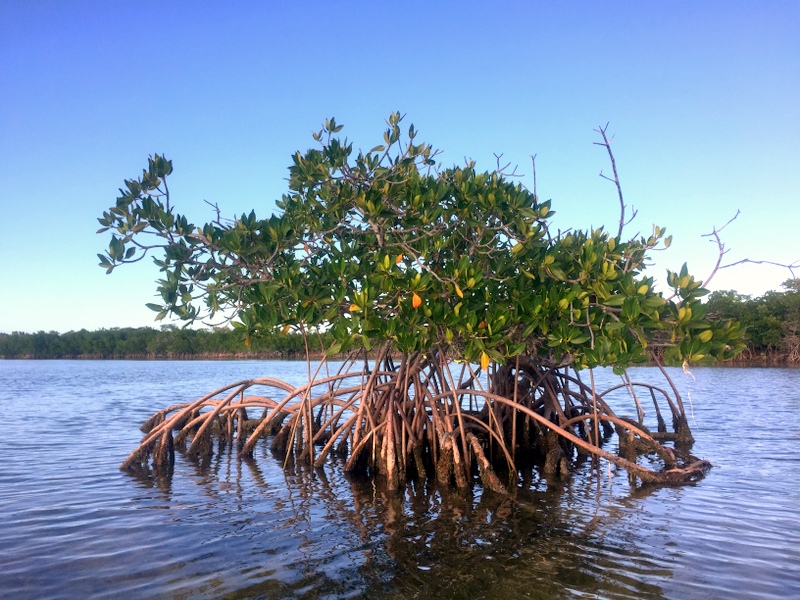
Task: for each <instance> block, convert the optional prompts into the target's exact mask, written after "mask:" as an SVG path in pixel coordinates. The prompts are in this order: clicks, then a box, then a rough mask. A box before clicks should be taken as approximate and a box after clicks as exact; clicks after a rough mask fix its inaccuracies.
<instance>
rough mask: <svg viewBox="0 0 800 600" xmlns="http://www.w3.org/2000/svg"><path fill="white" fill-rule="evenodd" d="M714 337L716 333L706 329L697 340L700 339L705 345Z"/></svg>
mask: <svg viewBox="0 0 800 600" xmlns="http://www.w3.org/2000/svg"><path fill="white" fill-rule="evenodd" d="M712 337H714V332H713V331H711V330H710V329H706V330H705V331H703V332H702V333H700V335H698V336H697V339H699V340H700V341H701V342H703V343H704V344H705V343H706V342H709V341H711V338H712Z"/></svg>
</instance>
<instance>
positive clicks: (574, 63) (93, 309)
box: [0, 0, 800, 332]
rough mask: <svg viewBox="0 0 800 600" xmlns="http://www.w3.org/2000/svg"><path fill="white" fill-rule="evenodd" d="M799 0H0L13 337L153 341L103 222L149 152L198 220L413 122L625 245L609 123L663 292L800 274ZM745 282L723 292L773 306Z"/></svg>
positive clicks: (141, 290)
mask: <svg viewBox="0 0 800 600" xmlns="http://www.w3.org/2000/svg"><path fill="white" fill-rule="evenodd" d="M798 32H800V3H799V2H797V1H796V0H790V1H785V2H770V1H757V2H756V1H753V2H736V1H731V0H728V1H724V2H710V1H706V2H694V1H692V2H681V1H677V2H675V1H669V2H667V1H663V2H658V1H653V2H569V3H567V2H497V3H487V2H467V1H463V0H462V1H459V2H402V3H400V2H394V3H381V2H374V1H370V2H340V3H334V2H321V1H320V2H303V1H298V2H251V3H248V2H225V3H223V2H168V1H159V2H152V3H151V2H107V1H98V2H85V1H71V2H64V1H58V0H53V1H39V0H23V1H9V0H0V253H2V260H1V261H0V332H2V331H5V332H9V331H37V330H56V331H62V332H63V331H68V330H73V329H81V328H87V329H96V328H100V327H115V326H120V327H122V326H142V325H152V324H154V323H153V315H154V313H152V312H151V311H149V310H148V309H147V308H145V306H144V304H145V303H146V302H150V301H152V299H153V293H154V291H155V285H154V283H153V281H154V280H155V279H156V278H157V276H158V273H157V270H156V268H155V267H154V266H153V265H152V264H149V263H148V264H145V262H142V263H138V264H136V265H131V266H130V267H129V268H122V269H119V270H118V271H116V272H115V273H114V274H112V275H110V276H106V275H105V274H104V272H103V271H102V270H101V269H100V268H99V267H97V266H96V264H97V259H96V256H95V255H96V254H97V253H98V252H100V251H102V250H103V249H104V248H105V247H106V245H107V238H106V236H105V235H103V236H98V235H95V231H96V229H97V227H98V224H97V221H96V217H98V216H100V214H101V213H102V211H103V210H105V209H106V208H107V207H108V206H110V205H111V204H112V203H113V201H114V199H115V197H116V194H117V188H118V187H120V186H121V185H122V181H123V179H125V178H129V177H133V176H136V175H138V174H139V173H140V171H141V169H142V167H143V166H145V164H146V159H147V156H148V155H149V154H152V153H154V152H158V153H165V154H166V155H167V156H168V157H169V158H171V159H172V160H173V161H174V165H175V174H174V176H173V177H172V180H171V185H170V188H171V191H172V197H173V201H174V203H175V204H177V206H178V208H179V210H180V211H182V212H184V213H187V214H189V215H190V217H192V218H193V219H194V221H195V222H196V223H203V222H205V221H206V220H207V219H209V218H210V217H211V216H212V215H211V212H210V210H209V208H208V206H207V205H205V204H204V203H203V200H204V199H207V200H210V201H213V202H218V203H219V204H220V206H221V207H222V208H223V210H224V211H225V213H226V214H228V215H233V214H236V213H240V212H242V211H244V210H248V211H249V210H250V209H251V208H255V209H256V211H257V212H258V213H259V214H263V215H267V214H269V213H271V212H272V210H273V208H274V200H275V199H276V198H278V197H280V195H281V193H283V192H284V190H285V177H286V167H287V166H288V164H289V156H290V154H291V153H292V152H294V151H296V150H304V149H306V148H308V147H309V146H310V145H311V144H312V140H311V137H310V132H311V131H312V130H314V129H316V128H318V127H319V125H320V123H321V122H322V121H323V120H324V118H325V117H330V116H335V117H336V119H337V121H338V122H340V123H343V124H345V132H346V133H348V135H349V136H350V139H351V140H353V141H354V142H355V145H356V146H357V147H363V148H365V149H368V148H371V147H372V146H374V145H376V144H377V143H379V141H380V137H381V132H382V129H383V126H384V125H383V119H384V118H385V117H386V116H387V115H388V114H389V112H390V111H392V110H399V111H401V112H404V113H407V115H408V116H407V122H412V121H413V123H414V124H415V125H416V126H417V128H418V129H419V130H420V132H421V133H420V138H418V139H424V140H425V141H428V142H431V143H433V144H434V146H436V147H438V148H441V149H442V150H444V154H443V155H442V156H441V159H442V161H443V162H445V163H454V162H461V161H462V160H463V158H464V157H465V156H467V157H471V158H474V159H476V160H477V161H478V165H479V167H483V168H486V169H490V168H492V167H493V165H494V158H493V157H492V153H493V152H497V153H500V152H503V153H505V157H506V158H507V159H508V160H511V161H513V162H515V163H519V164H520V167H521V171H522V172H525V173H527V174H528V176H527V178H525V179H524V180H523V181H524V182H526V183H528V184H529V185H530V184H531V183H532V181H531V178H530V166H529V164H530V163H529V159H528V157H529V155H530V154H533V153H536V154H537V155H538V158H537V180H538V181H537V183H538V192H539V195H540V196H542V197H544V198H552V200H553V208H554V209H555V210H556V211H557V213H558V214H557V215H556V217H555V220H556V224H557V225H558V226H560V227H562V228H567V227H588V226H590V225H591V226H597V225H601V224H605V225H608V226H612V227H613V226H615V223H616V220H617V216H618V215H617V199H616V195H615V190H614V188H613V186H612V185H611V184H610V183H608V182H605V181H603V180H602V179H600V178H599V177H598V173H599V172H600V171H601V170H606V172H608V164H607V156H606V155H605V154H604V151H603V150H602V149H601V148H599V147H597V146H593V145H592V142H594V141H596V140H597V137H596V134H595V133H594V132H593V129H594V128H596V127H597V126H598V125H600V124H605V123H606V122H610V123H611V125H610V129H609V130H610V132H613V133H614V134H615V136H616V137H615V140H614V145H613V148H614V150H615V155H616V158H617V162H618V166H619V171H620V176H621V178H622V184H623V188H624V192H625V196H626V200H627V201H628V203H629V204H633V205H634V206H635V207H636V208H637V209H638V210H639V216H638V217H637V219H636V221H635V222H634V223H633V224H632V225H631V226H629V231H630V232H631V233H633V232H634V231H635V230H641V231H642V232H649V231H650V229H651V227H652V225H653V224H654V223H655V224H658V225H661V226H666V227H667V229H668V232H669V233H672V234H674V236H675V242H674V244H673V246H672V248H671V249H670V250H669V251H668V252H665V253H662V254H659V255H658V257H657V258H658V261H657V264H656V265H655V267H654V268H653V271H652V273H653V275H654V276H656V277H658V278H659V279H662V280H663V279H664V275H665V272H666V269H667V268H673V269H677V268H680V266H681V264H682V263H683V262H684V261H686V262H688V263H689V267H690V270H691V271H692V272H694V273H696V274H697V275H698V276H705V275H706V274H707V273H708V272H709V271H710V269H711V266H712V264H713V262H714V260H715V259H716V252H715V248H714V247H713V246H712V244H710V243H709V242H708V241H707V240H706V239H704V238H701V237H700V236H701V235H702V234H703V233H707V232H709V231H710V230H711V228H712V227H713V226H715V225H717V226H720V225H722V224H723V223H725V222H726V221H727V220H728V219H729V218H730V217H731V216H733V214H734V213H735V212H736V210H737V209H741V211H742V214H741V216H740V217H739V219H738V220H737V221H736V222H735V223H733V224H732V225H731V226H730V227H729V228H728V230H726V232H725V241H726V242H727V243H728V246H729V247H730V248H731V251H730V253H729V255H728V257H727V258H728V260H729V261H734V260H738V259H741V258H746V257H749V258H753V259H768V260H773V261H777V262H786V263H788V262H792V261H795V260H797V259H800V234H798V231H799V230H800V34H799V33H798ZM789 275H790V274H789V272H788V271H786V270H785V269H783V270H782V269H779V268H776V267H768V266H762V267H739V268H735V269H729V270H727V271H723V272H721V273H720V274H719V275H718V276H717V278H716V280H715V281H714V282H713V285H712V286H711V287H712V289H736V290H738V291H740V292H742V293H747V294H754V295H758V294H762V293H763V292H765V291H767V290H769V289H779V288H780V284H781V282H783V281H784V280H785V279H787V278H788V277H789Z"/></svg>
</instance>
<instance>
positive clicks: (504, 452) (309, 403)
mask: <svg viewBox="0 0 800 600" xmlns="http://www.w3.org/2000/svg"><path fill="white" fill-rule="evenodd" d="M363 364H364V366H363V367H361V366H360V365H359V363H357V362H356V360H355V359H354V360H351V361H348V362H346V363H345V364H344V365H343V366H342V368H341V369H340V370H339V372H338V373H337V374H335V375H328V376H326V377H320V378H317V377H316V375H315V376H314V377H311V378H310V382H309V383H307V384H305V385H303V386H299V387H295V386H292V385H289V384H287V383H285V382H283V381H280V380H277V379H272V378H266V377H265V378H259V379H251V380H246V381H240V382H238V383H234V384H231V385H228V386H226V387H223V388H220V389H219V390H216V391H214V392H212V393H210V394H208V395H206V396H203V397H202V398H200V399H199V400H197V401H195V402H191V403H184V404H177V405H174V406H170V407H168V408H166V409H163V410H161V411H158V412H157V413H155V414H154V415H153V416H152V417H151V418H150V419H149V420H148V421H147V422H146V423H145V424H144V425H143V426H142V429H143V431H145V433H146V435H145V437H144V438H143V439H142V442H141V443H140V445H139V447H138V448H137V449H136V450H135V451H134V452H133V453H132V454H131V455H130V456H129V457H128V458H127V459H126V460H125V461H124V462H123V464H122V466H121V468H122V469H123V470H129V469H146V468H148V467H149V466H150V465H152V468H153V469H154V470H155V471H158V472H159V473H161V474H166V475H167V476H169V473H170V472H171V469H172V468H173V465H174V455H175V450H176V449H177V450H178V451H180V452H184V453H186V454H187V455H188V456H190V457H194V458H197V459H200V460H203V459H207V458H208V457H211V456H212V455H213V454H214V452H215V445H217V446H218V447H219V448H220V449H221V448H229V449H233V448H234V447H235V448H236V450H237V451H238V452H239V454H240V455H241V456H243V457H252V456H253V452H254V449H255V447H256V444H257V442H258V441H259V440H260V439H262V438H265V437H270V438H271V443H270V448H271V450H272V452H273V454H274V455H276V456H278V457H279V458H280V460H282V461H283V462H284V464H288V463H289V462H290V461H294V462H296V463H298V464H301V463H302V464H308V465H313V466H315V467H321V466H322V465H323V464H324V462H325V460H326V459H327V458H328V457H329V456H331V455H334V456H337V457H340V458H341V459H342V460H343V461H344V469H345V471H347V472H350V473H356V474H362V475H366V476H368V477H378V478H380V479H381V480H382V481H384V485H385V487H386V489H388V490H398V489H401V488H402V487H403V484H404V483H405V482H406V481H410V480H425V479H435V480H436V481H437V482H438V484H439V487H440V488H446V487H449V486H453V485H454V486H455V487H457V488H460V489H466V488H468V487H470V486H471V483H472V481H473V480H474V479H475V478H478V479H480V481H481V483H482V484H483V486H484V487H486V488H488V489H490V490H492V491H495V492H500V493H506V492H507V491H508V489H509V488H511V489H513V488H514V487H515V486H516V484H517V483H518V481H519V477H520V473H521V469H522V467H524V466H526V465H536V466H537V468H538V469H540V470H541V472H542V473H544V474H545V475H546V476H548V477H563V476H566V475H567V474H568V473H569V472H570V470H571V469H572V468H574V465H575V461H576V460H580V459H581V457H588V456H591V457H594V458H604V459H606V460H607V461H609V462H610V463H613V464H614V465H616V466H618V467H622V468H624V469H626V470H627V471H628V473H629V474H630V476H631V478H632V479H638V480H639V481H641V482H643V483H685V482H689V481H693V480H696V479H698V478H700V477H702V476H703V474H704V473H705V471H706V470H707V469H708V468H709V467H710V465H709V463H707V462H706V461H701V460H698V459H697V458H695V457H694V456H692V455H691V454H689V453H688V452H686V451H684V450H683V449H686V448H688V447H689V445H690V444H691V442H692V437H691V433H690V431H689V427H688V424H687V420H686V414H685V411H684V409H683V404H682V402H681V399H680V396H679V395H678V393H677V390H676V389H675V386H674V385H673V384H672V382H671V381H670V380H669V377H668V376H667V375H666V372H665V371H664V370H663V369H662V372H663V373H664V375H665V377H666V378H667V381H668V383H669V387H670V388H671V390H672V392H673V396H670V394H669V393H668V392H667V391H665V390H664V389H662V388H659V387H656V386H653V385H650V384H643V383H636V382H632V381H631V380H630V379H628V378H627V377H626V378H625V379H624V380H623V383H622V384H620V385H619V386H614V387H613V388H610V389H609V390H606V391H604V392H602V393H598V392H597V391H596V390H595V389H594V386H593V385H587V384H586V383H585V382H584V381H582V380H581V378H580V376H579V374H578V372H576V371H574V370H572V369H570V368H569V367H563V366H561V367H559V366H545V365H543V364H542V363H541V362H537V361H534V360H532V359H530V358H527V357H519V358H517V359H516V360H515V361H514V362H513V363H512V362H509V363H507V364H505V365H502V366H499V367H497V368H495V369H493V370H492V371H490V372H489V373H488V376H487V377H486V380H487V384H486V388H485V389H484V387H483V385H482V382H481V378H480V377H478V376H477V375H476V373H475V372H473V370H472V369H471V367H470V366H469V365H467V364H464V365H462V366H461V368H460V374H459V376H458V378H456V377H455V376H454V373H453V370H452V369H451V367H452V366H453V363H451V362H448V361H446V360H442V359H440V358H439V357H437V356H433V357H429V356H426V355H422V354H413V355H409V356H406V355H404V356H402V357H401V358H400V361H399V364H395V361H394V359H393V358H392V357H391V356H390V355H389V354H388V352H387V349H384V351H383V352H382V353H381V354H380V355H379V357H378V359H377V360H376V361H375V362H374V363H373V365H374V368H372V369H370V368H369V367H368V365H367V363H366V362H364V363H363ZM320 366H322V365H320ZM592 382H593V379H592ZM619 388H624V389H626V390H627V391H628V392H629V395H630V397H631V399H632V400H633V403H634V406H635V409H636V415H637V416H636V418H628V417H621V416H618V415H617V414H616V413H615V412H614V411H612V409H611V408H610V407H609V405H608V404H607V403H606V401H605V400H604V397H605V396H606V394H609V393H611V392H614V391H615V390H617V389H619ZM637 390H638V391H639V393H640V394H641V393H642V392H644V393H646V394H647V395H649V397H650V399H651V400H652V402H653V405H654V407H655V413H656V418H657V426H656V429H657V430H656V431H651V430H650V429H648V428H647V427H646V426H645V425H644V422H643V419H644V414H645V411H644V409H643V407H642V404H641V402H640V399H639V395H638V394H637ZM273 397H274V398H280V400H275V399H273ZM659 399H660V400H662V401H663V402H665V403H666V405H667V407H668V409H669V411H670V413H671V416H672V419H671V420H672V427H673V431H671V432H670V431H668V429H667V425H666V421H665V420H664V418H663V415H662V407H661V406H660V405H659ZM615 432H616V434H617V436H618V438H619V452H610V451H608V450H606V449H604V447H603V446H604V445H606V443H607V442H608V440H609V439H610V438H611V437H612V436H613V434H614V433H615ZM665 442H675V447H668V446H666V445H665ZM681 448H683V449H681ZM654 459H657V460H655V461H654ZM647 465H653V466H652V467H651V466H647Z"/></svg>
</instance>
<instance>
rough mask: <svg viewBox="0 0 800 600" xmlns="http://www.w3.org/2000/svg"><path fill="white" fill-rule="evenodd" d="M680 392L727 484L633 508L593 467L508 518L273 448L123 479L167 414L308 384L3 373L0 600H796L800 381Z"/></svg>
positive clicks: (218, 366)
mask: <svg viewBox="0 0 800 600" xmlns="http://www.w3.org/2000/svg"><path fill="white" fill-rule="evenodd" d="M672 373H673V376H674V378H675V381H676V383H677V384H678V387H679V389H680V390H681V393H682V394H683V397H684V402H685V403H686V404H687V405H689V406H687V410H690V412H691V413H692V414H691V416H690V419H689V423H690V425H691V426H692V430H693V433H694V436H695V438H696V443H695V446H694V449H693V451H694V453H695V454H697V455H698V456H700V457H702V458H705V459H707V460H710V461H711V462H712V463H713V464H714V465H715V468H714V469H713V470H712V471H711V472H710V473H709V474H708V476H707V477H706V478H705V479H703V480H702V481H700V482H698V483H696V484H694V485H689V486H683V487H675V488H650V489H636V488H633V487H631V486H630V484H629V482H628V478H627V475H626V474H625V472H624V471H623V472H617V471H616V469H612V468H609V467H608V465H607V464H606V463H600V465H599V467H593V465H592V463H591V461H587V462H584V463H583V464H581V465H579V466H578V468H577V470H576V473H575V475H574V476H573V477H572V478H571V479H569V480H568V481H565V482H562V483H555V482H550V483H548V482H547V481H545V480H544V479H541V478H539V477H538V476H537V475H536V474H535V472H533V473H529V474H528V477H527V478H526V480H525V481H524V482H523V484H522V485H521V486H520V489H519V491H518V493H517V494H516V495H515V497H513V498H505V497H500V496H498V495H494V494H491V493H488V492H482V490H480V488H478V487H475V488H474V489H473V490H472V493H471V494H470V495H469V497H466V498H465V497H463V496H459V495H457V494H454V493H452V492H447V491H441V490H437V489H435V488H433V487H429V486H426V485H422V486H414V485H411V486H409V487H408V489H407V490H406V491H405V494H404V495H403V496H402V497H400V496H397V495H392V494H386V493H385V492H383V491H382V490H381V489H380V487H379V486H376V485H374V484H373V483H371V482H368V481H358V480H351V479H348V478H347V477H345V475H344V473H343V469H342V465H341V464H337V463H336V462H329V463H328V464H327V465H326V466H325V467H324V469H318V470H314V469H308V468H300V467H292V468H287V469H284V468H283V465H282V464H281V463H279V462H278V461H276V460H275V459H274V458H273V457H272V455H271V454H270V453H269V451H268V449H267V448H266V445H265V444H259V447H258V449H257V451H256V455H255V457H254V459H253V460H250V461H241V460H238V459H237V458H236V457H235V456H231V455H230V454H229V453H225V452H223V453H219V454H215V455H214V456H213V457H212V458H211V459H210V460H208V461H204V462H191V461H188V460H186V459H184V458H183V457H180V456H179V457H178V458H177V460H176V465H175V474H174V476H173V477H172V478H171V479H169V480H165V479H157V478H148V479H137V478H135V477H132V476H130V475H127V474H125V473H122V472H120V471H119V470H118V465H119V463H120V462H122V460H123V459H124V458H125V457H126V456H127V455H128V453H130V452H131V451H132V450H133V449H134V448H135V447H136V445H137V443H138V441H139V439H140V437H141V433H140V432H139V430H138V427H139V425H140V424H141V423H142V422H143V421H144V420H145V419H146V418H148V417H149V416H150V415H151V414H152V413H153V412H154V411H155V410H157V409H159V408H162V407H165V406H167V405H169V404H172V403H175V402H179V401H186V400H193V399H195V398H197V397H198V396H200V395H202V394H204V393H206V392H208V391H211V390H213V389H216V388H218V387H220V386H221V385H223V384H226V383H230V382H233V381H237V380H241V379H246V378H249V377H256V376H262V375H269V376H274V377H278V378H282V379H285V380H288V381H290V382H292V383H296V384H300V383H302V382H304V381H305V380H306V366H305V363H298V362H282V361H270V362H245V361H242V362H122V361H115V362H112V361H105V362H104V361H0V390H2V391H0V407H2V411H3V416H4V427H3V434H2V435H1V436H0V457H2V461H0V512H2V515H3V518H2V521H0V596H2V597H8V598H48V597H52V598H65V597H95V598H102V597H115V596H116V597H125V598H136V597H141V598H156V597H158V598H164V597H167V598H170V597H174V598H219V597H225V598H249V597H263V598H362V597H363V598H498V599H500V598H503V599H505V598H562V597H564V598H568V597H582V598H584V597H590V598H753V597H758V598H787V597H800V566H798V565H800V519H799V518H798V510H799V509H800V460H799V459H798V448H800V370H791V369H727V368H726V369H711V368H706V369H696V370H695V372H694V377H691V376H688V375H685V374H683V373H682V372H681V371H679V370H676V371H673V372H672ZM631 375H632V377H633V379H634V380H637V379H638V380H647V381H653V382H655V381H658V380H659V375H658V372H657V371H656V370H653V369H635V370H632V372H631ZM598 377H599V378H600V379H602V381H603V382H604V383H607V384H608V385H611V384H614V383H616V380H615V378H614V376H613V375H612V374H611V372H610V371H603V372H600V373H599V374H598Z"/></svg>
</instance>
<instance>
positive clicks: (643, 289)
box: [636, 283, 650, 294]
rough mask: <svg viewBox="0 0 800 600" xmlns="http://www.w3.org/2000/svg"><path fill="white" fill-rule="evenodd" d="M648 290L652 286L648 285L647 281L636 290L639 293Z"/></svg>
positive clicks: (644, 292)
mask: <svg viewBox="0 0 800 600" xmlns="http://www.w3.org/2000/svg"><path fill="white" fill-rule="evenodd" d="M648 291H650V286H649V285H647V284H646V283H643V284H642V285H640V286H639V289H638V290H636V293H637V294H646V293H647V292H648Z"/></svg>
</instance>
